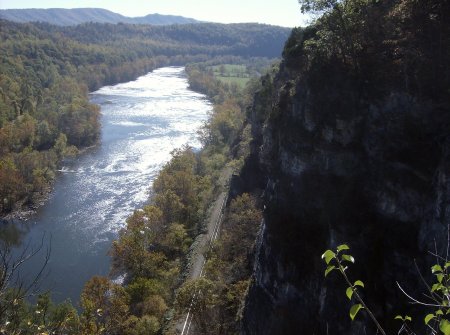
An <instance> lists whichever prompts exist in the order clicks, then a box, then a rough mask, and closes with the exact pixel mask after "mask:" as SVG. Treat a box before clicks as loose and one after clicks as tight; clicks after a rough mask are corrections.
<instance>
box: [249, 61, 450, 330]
mask: <svg viewBox="0 0 450 335" xmlns="http://www.w3.org/2000/svg"><path fill="white" fill-rule="evenodd" d="M324 73H326V76H324V77H323V78H322V79H321V81H320V82H319V83H317V81H314V82H313V84H312V81H311V80H310V79H311V78H310V77H309V78H308V76H305V75H304V72H303V73H302V72H301V71H300V70H298V69H296V68H293V67H289V65H288V61H287V60H286V59H285V60H284V61H283V63H282V64H281V68H280V71H279V72H278V74H277V75H276V77H275V79H273V81H270V80H269V79H267V78H265V79H264V80H263V88H262V90H261V91H260V92H258V93H257V94H256V96H255V101H254V106H253V109H252V113H251V117H250V118H251V120H252V122H253V129H254V136H255V146H254V148H253V149H254V156H253V158H254V160H255V161H257V162H258V169H260V170H261V171H263V175H264V178H265V179H264V180H265V192H264V199H265V223H264V229H263V231H262V234H261V236H260V239H259V242H258V250H257V257H256V261H255V269H254V280H253V283H252V285H251V288H250V292H249V296H248V298H247V303H246V307H245V311H244V319H243V323H242V333H243V334H258V335H263V334H374V333H375V330H374V327H372V325H371V324H370V321H369V320H367V319H365V317H364V316H363V315H362V314H361V317H360V318H358V321H355V322H353V323H351V322H350V319H349V318H348V310H349V308H350V305H351V303H350V302H349V301H348V300H347V298H346V297H345V288H346V286H345V285H344V283H343V281H342V280H341V278H340V277H339V275H338V274H337V273H333V274H331V275H330V276H329V277H328V278H327V279H326V281H325V280H324V278H323V277H324V276H323V273H324V268H325V266H324V264H323V261H322V260H321V259H320V255H321V254H322V252H323V251H324V250H326V249H328V248H334V247H336V246H337V245H338V244H341V243H348V244H349V245H350V246H351V248H352V254H353V255H354V256H355V258H356V264H355V265H353V266H352V267H351V269H350V271H349V274H350V276H351V277H352V278H354V279H361V280H363V281H364V282H365V283H366V288H365V289H364V292H365V293H364V294H365V297H366V300H367V302H368V304H369V305H370V306H373V309H374V311H375V313H376V314H377V316H378V317H379V318H380V319H381V320H382V322H383V323H384V324H385V326H386V328H387V329H389V330H391V331H393V330H396V329H397V330H398V327H399V325H398V324H396V323H394V321H393V317H394V316H395V315H397V314H404V313H406V312H407V313H409V314H410V315H415V310H414V309H412V310H411V308H410V307H408V305H407V299H406V298H404V296H402V294H401V293H400V292H399V290H398V288H397V286H396V281H398V282H400V283H401V284H402V286H403V287H405V288H406V289H407V290H410V292H414V293H417V292H421V291H422V290H421V288H422V287H423V288H424V286H423V285H422V283H421V282H420V279H419V276H418V273H417V271H416V268H415V265H414V259H416V258H417V262H418V266H419V267H420V268H421V269H423V270H424V271H425V273H428V272H429V266H430V265H431V264H432V263H431V262H432V261H433V260H432V259H430V258H429V257H427V251H428V250H434V241H435V240H436V241H437V243H438V247H439V248H441V250H442V247H443V246H445V245H446V232H447V225H449V224H450V206H449V205H450V127H449V126H450V108H449V105H448V104H447V103H443V102H442V100H441V101H439V102H437V101H436V100H433V99H431V98H430V99H419V98H417V96H415V95H414V94H411V92H409V91H408V90H404V89H401V88H400V89H398V90H395V89H390V90H389V91H388V92H387V93H385V94H382V95H377V96H369V97H368V96H367V95H364V93H362V92H361V87H360V82H358V81H354V80H352V79H351V78H350V79H349V76H348V75H347V74H346V72H345V71H343V70H341V69H339V68H338V67H333V68H329V69H327V70H326V71H324ZM314 83H315V84H314ZM314 85H316V86H314ZM269 101H270V103H269ZM252 164H255V162H253V163H252ZM423 313H424V312H423V311H422V313H421V314H420V315H423ZM421 320H422V319H420V320H419V324H420V321H421Z"/></svg>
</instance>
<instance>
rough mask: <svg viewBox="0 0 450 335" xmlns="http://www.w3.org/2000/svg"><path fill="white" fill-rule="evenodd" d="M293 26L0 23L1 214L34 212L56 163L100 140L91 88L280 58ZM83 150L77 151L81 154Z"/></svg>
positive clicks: (48, 183) (55, 167) (2, 21)
mask: <svg viewBox="0 0 450 335" xmlns="http://www.w3.org/2000/svg"><path fill="white" fill-rule="evenodd" d="M288 34H289V29H287V28H280V27H273V26H266V25H256V24H237V25H222V24H206V23H201V24H189V25H169V26H150V25H129V24H117V25H113V24H107V23H85V24H81V25H77V26H67V27H60V26H55V25H50V24H48V23H26V24H24V23H15V22H10V21H5V20H0V154H1V157H0V198H1V199H3V201H2V202H1V204H0V215H2V216H3V215H5V214H7V213H10V212H14V211H17V210H20V209H22V208H28V207H30V206H34V205H35V204H36V202H39V199H40V198H42V194H45V193H46V191H48V187H49V185H51V182H52V180H53V179H54V178H55V171H56V170H57V169H58V164H59V162H60V161H61V159H63V157H64V156H65V155H67V154H71V153H74V152H75V151H76V148H82V147H86V146H91V145H93V144H95V143H96V141H97V139H98V135H99V126H100V125H99V122H98V116H99V111H98V108H96V106H93V105H91V104H89V102H88V96H87V94H88V91H93V90H95V89H97V88H99V87H101V86H103V85H108V84H114V83H118V82H124V81H128V80H132V79H134V78H136V77H137V76H139V75H143V74H145V73H147V72H149V71H151V70H153V69H155V68H157V67H160V66H167V65H185V64H187V63H190V62H198V61H204V60H207V59H212V58H222V59H224V60H227V61H232V60H233V58H234V57H244V58H247V59H248V58H251V57H266V58H272V57H276V56H277V55H279V54H280V52H281V50H282V46H283V44H284V42H285V40H286V38H287V36H288ZM75 147H76V148H75Z"/></svg>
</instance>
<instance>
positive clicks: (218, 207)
mask: <svg viewBox="0 0 450 335" xmlns="http://www.w3.org/2000/svg"><path fill="white" fill-rule="evenodd" d="M232 173H233V169H232V168H230V167H226V168H225V169H224V170H222V173H221V174H220V177H219V189H220V191H219V192H220V193H219V195H218V196H217V198H216V200H215V201H214V203H213V205H212V206H211V209H210V211H209V214H208V218H207V219H206V232H205V233H204V234H202V235H200V236H199V237H197V246H196V248H195V250H194V251H193V252H192V263H191V266H190V269H189V275H188V278H187V279H191V280H193V279H197V278H200V277H202V275H203V269H204V266H205V263H206V259H205V256H204V255H205V254H206V252H208V251H209V250H210V248H211V246H212V244H213V243H214V241H215V240H216V239H217V237H218V235H219V231H220V224H221V222H222V215H223V210H224V208H225V205H226V202H227V198H228V191H229V182H230V178H231V175H232ZM191 322H192V314H191V312H190V311H189V312H188V313H187V315H185V316H184V317H183V319H182V320H180V321H179V322H177V325H176V332H175V333H176V334H181V335H188V334H189V331H190V330H191Z"/></svg>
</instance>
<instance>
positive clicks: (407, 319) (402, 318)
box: [394, 315, 412, 322]
mask: <svg viewBox="0 0 450 335" xmlns="http://www.w3.org/2000/svg"><path fill="white" fill-rule="evenodd" d="M394 320H402V321H403V322H406V321H412V318H411V317H410V316H409V315H405V316H401V315H397V316H396V317H395V318H394Z"/></svg>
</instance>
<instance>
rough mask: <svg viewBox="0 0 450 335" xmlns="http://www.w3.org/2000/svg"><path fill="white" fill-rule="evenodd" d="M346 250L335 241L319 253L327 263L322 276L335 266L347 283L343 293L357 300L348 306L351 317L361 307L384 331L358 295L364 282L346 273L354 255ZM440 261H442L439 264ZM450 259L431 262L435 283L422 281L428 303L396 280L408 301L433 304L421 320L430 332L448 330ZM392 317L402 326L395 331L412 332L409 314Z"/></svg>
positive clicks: (424, 304) (437, 332) (448, 332)
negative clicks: (335, 245)
mask: <svg viewBox="0 0 450 335" xmlns="http://www.w3.org/2000/svg"><path fill="white" fill-rule="evenodd" d="M349 250H350V248H349V246H348V245H346V244H342V245H339V246H338V247H337V248H336V251H332V250H326V251H325V252H324V253H323V254H322V259H323V260H324V262H325V263H326V264H327V268H326V270H325V277H326V276H327V275H328V274H329V273H330V272H333V271H335V270H338V271H339V272H340V273H341V274H342V276H343V277H344V279H345V282H346V283H347V284H348V285H349V286H348V288H347V290H346V292H345V294H346V296H347V298H348V299H349V300H352V298H353V297H355V298H356V300H358V302H359V303H358V304H355V305H353V306H352V307H351V308H350V313H349V315H350V318H351V319H352V320H354V319H355V317H356V315H357V314H358V312H359V311H360V310H361V309H364V310H365V311H366V312H367V313H368V314H369V316H370V317H371V319H372V321H373V322H374V323H375V325H376V327H377V329H378V330H379V331H380V332H381V333H382V334H385V331H384V330H383V328H382V327H381V325H380V324H379V322H378V320H377V319H376V317H375V316H374V314H373V313H372V311H371V310H370V309H369V308H368V307H367V305H366V303H365V302H364V300H363V299H362V297H361V294H360V292H359V288H360V287H362V288H363V287H364V283H363V282H362V281H361V280H356V281H355V282H354V283H353V284H351V281H350V279H349V277H348V276H347V273H346V270H347V269H348V266H347V264H349V263H354V262H355V259H354V258H353V256H351V255H350V254H348V251H349ZM440 263H442V264H440ZM449 268H450V261H448V259H447V258H442V257H441V258H440V261H439V262H438V264H435V265H433V266H432V267H431V272H432V274H433V275H434V276H435V277H436V281H435V283H433V284H432V285H431V286H430V285H428V284H426V283H425V284H426V286H427V287H428V289H429V292H427V294H425V296H426V297H429V298H430V299H431V302H430V303H427V302H422V301H419V300H417V299H415V298H413V297H411V296H410V295H409V294H408V293H406V292H405V291H404V290H403V289H402V287H401V286H400V284H398V283H397V285H398V286H399V288H400V289H401V290H402V292H403V293H404V294H405V295H406V296H407V297H408V298H409V299H410V300H411V302H412V303H415V304H419V305H422V306H425V307H433V308H435V309H436V310H435V312H434V313H429V314H427V315H426V316H425V318H424V322H425V325H427V326H428V328H429V330H430V331H431V334H444V335H448V334H450V321H449V320H448V314H450V296H449V291H450V272H449ZM395 319H396V320H400V321H402V323H403V324H402V328H401V329H400V331H399V334H400V333H402V332H403V331H404V332H406V333H407V334H415V333H414V331H413V330H412V329H411V327H410V326H409V324H408V323H409V322H411V321H412V318H411V317H410V316H408V315H405V316H401V315H397V316H396V317H395Z"/></svg>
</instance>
